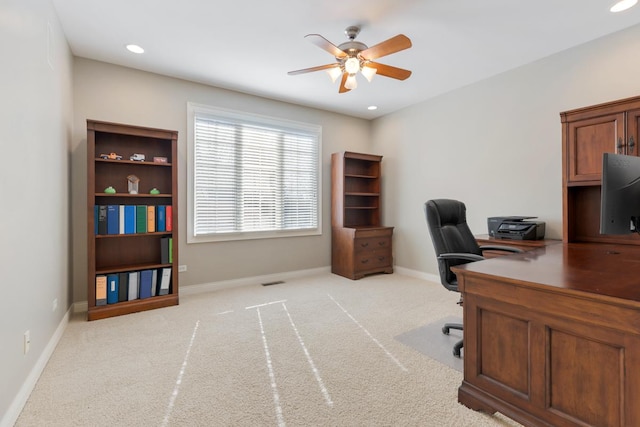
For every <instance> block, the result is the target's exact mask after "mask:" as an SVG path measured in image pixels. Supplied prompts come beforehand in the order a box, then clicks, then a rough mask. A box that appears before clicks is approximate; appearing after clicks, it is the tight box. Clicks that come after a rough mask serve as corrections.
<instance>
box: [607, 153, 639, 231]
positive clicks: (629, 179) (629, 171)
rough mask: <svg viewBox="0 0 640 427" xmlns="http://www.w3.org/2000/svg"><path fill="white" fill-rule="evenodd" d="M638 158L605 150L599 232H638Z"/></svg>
mask: <svg viewBox="0 0 640 427" xmlns="http://www.w3.org/2000/svg"><path fill="white" fill-rule="evenodd" d="M639 226H640V157H637V156H627V155H623V154H613V153H604V156H603V158H602V187H601V199H600V234H630V233H633V232H636V233H640V231H639V230H638V227H639Z"/></svg>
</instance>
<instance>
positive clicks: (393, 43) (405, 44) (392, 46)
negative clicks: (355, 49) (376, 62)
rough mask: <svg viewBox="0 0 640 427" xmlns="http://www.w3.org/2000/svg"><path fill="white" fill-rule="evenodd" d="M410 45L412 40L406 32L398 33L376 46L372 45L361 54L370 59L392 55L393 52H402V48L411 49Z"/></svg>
mask: <svg viewBox="0 0 640 427" xmlns="http://www.w3.org/2000/svg"><path fill="white" fill-rule="evenodd" d="M410 47H411V40H409V38H408V37H407V36H405V35H404V34H398V35H397V36H395V37H391V38H390V39H388V40H385V41H383V42H381V43H378V44H377V45H375V46H371V47H370V48H369V49H365V50H363V51H362V52H360V54H359V56H362V57H363V58H364V59H368V60H372V59H378V58H382V57H383V56H386V55H391V54H392V53H396V52H400V51H401V50H405V49H409V48H410Z"/></svg>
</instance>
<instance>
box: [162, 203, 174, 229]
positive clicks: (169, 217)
mask: <svg viewBox="0 0 640 427" xmlns="http://www.w3.org/2000/svg"><path fill="white" fill-rule="evenodd" d="M164 222H165V225H164V229H165V231H173V206H171V205H167V207H166V208H165V214H164Z"/></svg>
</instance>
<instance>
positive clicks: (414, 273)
mask: <svg viewBox="0 0 640 427" xmlns="http://www.w3.org/2000/svg"><path fill="white" fill-rule="evenodd" d="M393 270H394V271H395V272H397V273H398V274H402V275H403V276H409V277H415V278H416V279H422V280H427V281H429V282H435V283H440V276H439V275H437V274H430V273H425V272H423V271H418V270H411V269H409V268H404V267H398V266H394V267H393Z"/></svg>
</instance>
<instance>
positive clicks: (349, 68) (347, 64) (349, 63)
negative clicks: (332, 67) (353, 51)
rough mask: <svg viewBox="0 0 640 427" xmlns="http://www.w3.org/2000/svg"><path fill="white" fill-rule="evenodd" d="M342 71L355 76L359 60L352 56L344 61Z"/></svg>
mask: <svg viewBox="0 0 640 427" xmlns="http://www.w3.org/2000/svg"><path fill="white" fill-rule="evenodd" d="M344 71H346V72H347V73H349V74H355V73H357V72H358V71H360V60H359V59H358V58H356V57H354V56H352V57H350V58H349V59H347V60H346V61H344Z"/></svg>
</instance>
